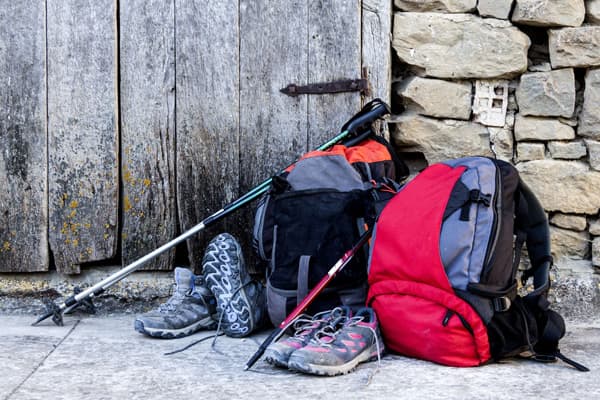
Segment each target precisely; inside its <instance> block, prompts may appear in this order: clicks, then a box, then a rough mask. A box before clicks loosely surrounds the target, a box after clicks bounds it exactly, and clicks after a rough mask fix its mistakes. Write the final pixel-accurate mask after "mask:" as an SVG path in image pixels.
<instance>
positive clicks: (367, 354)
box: [288, 344, 377, 376]
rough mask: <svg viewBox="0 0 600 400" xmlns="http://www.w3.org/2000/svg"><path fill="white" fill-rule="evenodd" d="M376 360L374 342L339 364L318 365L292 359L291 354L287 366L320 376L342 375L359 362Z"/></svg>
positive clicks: (351, 369) (350, 370)
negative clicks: (350, 358)
mask: <svg viewBox="0 0 600 400" xmlns="http://www.w3.org/2000/svg"><path fill="white" fill-rule="evenodd" d="M374 360H377V347H376V345H375V344H373V345H372V346H370V347H368V348H366V349H365V350H363V351H362V352H361V353H359V354H358V355H357V356H356V357H354V358H353V359H352V360H350V361H348V362H346V363H345V364H340V365H319V364H311V363H305V362H302V360H296V359H294V354H292V355H291V357H290V359H289V361H288V368H289V369H291V370H293V371H298V372H303V373H305V374H311V375H320V376H336V375H344V374H347V373H349V372H352V371H353V370H354V369H355V368H356V367H357V366H358V364H360V363H364V362H368V361H374Z"/></svg>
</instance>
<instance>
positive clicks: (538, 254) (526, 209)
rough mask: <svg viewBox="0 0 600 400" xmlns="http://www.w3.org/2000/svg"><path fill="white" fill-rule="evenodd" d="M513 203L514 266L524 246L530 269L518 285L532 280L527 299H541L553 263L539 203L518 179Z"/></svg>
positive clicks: (544, 220) (543, 215)
mask: <svg viewBox="0 0 600 400" xmlns="http://www.w3.org/2000/svg"><path fill="white" fill-rule="evenodd" d="M515 200H516V204H515V216H516V218H515V233H516V234H517V243H516V246H515V248H516V249H517V251H516V252H515V264H516V265H518V263H519V259H520V254H519V253H520V248H521V247H522V245H523V242H525V243H526V244H527V252H528V253H529V259H530V261H531V267H530V268H529V269H528V270H526V271H524V272H523V275H522V277H521V279H522V282H523V284H525V282H526V281H527V280H528V279H529V278H530V277H533V286H534V291H533V292H532V293H530V295H531V296H532V297H535V296H540V295H544V297H545V294H546V293H547V291H548V289H549V288H550V279H549V273H550V267H551V266H552V262H553V261H552V255H551V252H550V228H549V226H548V218H547V217H546V213H545V211H544V209H543V207H542V205H541V204H540V202H539V200H538V199H537V198H536V197H535V195H534V194H533V192H532V191H531V189H529V187H528V186H527V185H526V184H525V182H523V181H522V180H521V179H520V178H519V185H518V188H517V196H516V199H515Z"/></svg>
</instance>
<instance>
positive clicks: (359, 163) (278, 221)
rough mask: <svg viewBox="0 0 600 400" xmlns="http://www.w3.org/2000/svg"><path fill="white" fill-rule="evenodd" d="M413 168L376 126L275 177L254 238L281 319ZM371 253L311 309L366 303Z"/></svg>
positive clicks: (273, 312) (273, 315)
mask: <svg viewBox="0 0 600 400" xmlns="http://www.w3.org/2000/svg"><path fill="white" fill-rule="evenodd" d="M407 175H408V169H407V167H406V166H405V165H404V163H402V162H401V161H399V160H398V159H397V157H396V156H395V155H393V151H392V150H391V148H390V146H389V144H388V143H387V141H385V139H384V138H382V137H380V136H376V135H373V134H370V135H369V136H368V138H367V139H366V140H362V141H360V142H359V143H351V144H350V145H345V144H337V145H335V146H333V147H331V148H330V149H328V150H326V151H313V152H310V153H307V154H305V155H304V156H303V157H302V158H301V159H300V160H298V161H297V162H296V163H295V164H294V165H293V166H292V167H290V168H288V169H287V170H286V171H284V172H283V173H281V174H279V175H277V176H275V177H274V178H273V183H272V185H271V188H270V191H269V192H268V193H267V194H266V195H265V196H264V197H263V198H262V199H261V200H260V202H259V205H258V208H257V210H256V216H255V223H254V229H253V244H254V250H255V253H256V254H257V255H258V258H259V259H260V260H262V262H263V263H264V269H265V270H266V276H267V305H268V310H269V317H270V319H271V322H272V323H273V324H274V325H278V324H279V323H280V322H281V321H282V320H284V319H285V317H286V316H287V315H288V313H289V312H291V311H292V310H293V309H294V308H295V307H296V305H297V304H298V303H300V301H302V299H303V298H304V297H305V296H306V295H307V294H308V292H309V291H310V290H311V289H312V288H313V287H314V286H315V285H316V284H317V283H318V282H319V281H320V280H321V278H323V277H324V276H325V275H326V274H327V272H328V271H329V269H330V268H331V267H332V266H333V265H334V263H335V262H336V261H337V260H338V259H339V258H341V257H342V256H343V255H344V253H345V252H346V251H347V250H349V249H350V248H352V246H353V245H354V244H355V242H356V241H357V240H358V238H359V237H360V235H361V234H362V233H363V232H364V231H365V230H366V229H367V227H368V226H370V224H372V223H374V220H375V217H376V214H377V210H378V209H379V210H380V209H381V208H382V207H383V204H385V202H386V201H387V200H388V199H389V198H390V197H391V196H392V195H393V193H395V192H394V190H395V188H396V184H395V180H396V179H397V178H400V179H403V178H404V177H405V176H407ZM367 255H368V252H367V251H364V252H360V253H359V254H357V255H356V256H355V257H354V258H353V259H352V261H351V263H350V264H349V265H348V266H346V267H345V268H344V270H343V271H341V272H340V273H339V274H338V275H337V276H336V277H335V279H333V281H332V282H331V284H329V285H328V287H327V288H326V289H325V290H324V291H323V292H322V293H321V294H320V295H319V296H318V297H317V299H316V300H315V301H314V302H313V303H312V304H311V305H310V306H309V308H308V310H307V312H308V313H309V314H314V313H316V312H319V311H323V310H327V309H332V308H334V307H336V306H339V305H347V306H350V307H351V308H355V309H357V308H359V307H362V306H364V304H365V300H366V293H367V268H366V266H367ZM259 268H260V267H259Z"/></svg>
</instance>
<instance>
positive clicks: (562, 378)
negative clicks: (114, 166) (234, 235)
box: [0, 315, 600, 400]
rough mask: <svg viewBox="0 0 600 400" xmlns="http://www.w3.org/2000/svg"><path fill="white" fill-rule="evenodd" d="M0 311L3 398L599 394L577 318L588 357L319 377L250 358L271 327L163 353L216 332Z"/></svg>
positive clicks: (575, 345)
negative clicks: (61, 321)
mask: <svg viewBox="0 0 600 400" xmlns="http://www.w3.org/2000/svg"><path fill="white" fill-rule="evenodd" d="M34 319H35V316H22V315H19V316H15V315H0V374H1V375H0V399H6V400H9V399H10V400H18V399H44V400H47V399H128V400H131V399H142V398H143V399H163V398H171V399H178V398H197V399H248V400H250V399H278V400H284V399H304V398H306V399H315V398H317V397H319V398H321V399H367V398H369V399H388V398H389V399H400V398H402V399H469V398H471V399H477V400H479V399H517V398H518V399H531V398H536V399H561V400H565V399H600V321H595V322H592V323H570V324H569V325H568V333H567V336H566V337H565V338H564V339H563V342H562V346H561V347H562V350H563V353H565V354H567V355H568V356H570V357H572V358H573V359H575V360H577V361H579V362H581V363H583V364H585V365H586V366H588V367H589V368H590V369H591V372H587V373H581V372H578V371H576V370H574V369H573V368H571V367H569V366H567V365H566V364H564V363H560V362H559V363H555V364H540V363H536V362H532V361H523V360H510V361H506V362H503V363H501V364H492V365H487V366H483V367H478V368H450V367H444V366H440V365H435V364H432V363H429V362H425V361H419V360H413V359H408V358H405V357H401V356H386V357H384V358H383V359H382V360H381V363H380V365H379V366H378V365H377V362H372V363H368V364H362V365H361V366H360V367H359V368H357V369H356V370H355V371H354V372H352V373H350V374H348V375H344V376H339V377H332V378H320V377H313V376H308V375H302V374H297V373H293V372H290V371H287V370H281V369H274V368H272V367H271V366H270V365H268V364H267V363H266V362H264V361H263V360H260V361H258V362H257V363H256V365H255V366H254V367H253V368H252V370H250V371H243V366H244V364H245V362H246V361H247V360H248V358H249V357H250V356H251V355H252V354H253V353H254V351H255V350H256V348H257V346H258V344H259V343H260V342H261V341H262V339H264V338H265V337H266V335H267V333H268V332H263V333H260V334H257V335H255V336H253V337H251V338H246V339H231V338H228V337H224V336H221V337H219V338H218V340H217V342H216V344H215V346H214V348H213V347H211V341H210V340H207V341H204V342H201V343H198V344H196V345H195V346H193V347H191V348H189V349H188V350H186V351H184V352H180V353H177V354H173V355H164V353H165V352H169V351H173V350H177V349H180V348H182V347H184V346H185V345H187V344H189V343H191V342H194V341H196V340H198V339H200V338H202V337H204V336H207V335H208V334H209V332H199V333H196V334H195V335H193V336H190V337H187V338H182V339H175V340H158V339H150V338H146V337H144V336H143V335H140V334H138V333H137V332H135V331H134V330H133V328H132V327H133V319H134V317H133V316H132V315H109V316H99V317H89V316H77V317H76V316H69V317H66V320H65V326H64V327H57V326H54V325H53V324H52V322H50V321H49V320H47V321H44V322H43V323H42V324H41V325H40V326H36V327H32V326H30V324H31V322H33V320H34Z"/></svg>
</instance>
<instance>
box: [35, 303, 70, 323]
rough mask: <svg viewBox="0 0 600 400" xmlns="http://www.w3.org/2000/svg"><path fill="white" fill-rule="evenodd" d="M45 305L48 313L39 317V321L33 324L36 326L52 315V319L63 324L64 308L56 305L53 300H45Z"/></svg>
mask: <svg viewBox="0 0 600 400" xmlns="http://www.w3.org/2000/svg"><path fill="white" fill-rule="evenodd" d="M44 307H45V308H46V313H45V314H44V315H42V316H41V317H39V318H38V319H37V321H35V322H34V323H33V324H31V326H36V325H37V324H39V323H40V322H42V321H43V320H45V319H47V318H49V317H52V321H53V322H54V323H55V324H56V325H58V326H63V325H64V323H63V318H62V309H61V308H60V307H59V306H57V305H56V303H54V302H53V301H52V300H44Z"/></svg>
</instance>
